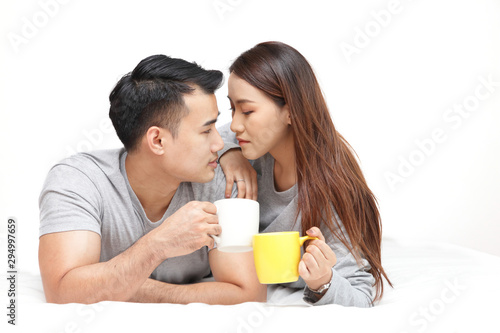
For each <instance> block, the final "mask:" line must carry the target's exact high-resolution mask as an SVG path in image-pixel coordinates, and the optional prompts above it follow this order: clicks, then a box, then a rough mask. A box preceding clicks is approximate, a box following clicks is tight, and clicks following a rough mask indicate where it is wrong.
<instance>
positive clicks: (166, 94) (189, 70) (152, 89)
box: [109, 55, 223, 152]
mask: <svg viewBox="0 0 500 333" xmlns="http://www.w3.org/2000/svg"><path fill="white" fill-rule="evenodd" d="M222 79H223V75H222V72H220V71H218V70H205V69H203V68H202V67H201V66H199V65H197V64H196V63H191V62H188V61H185V60H183V59H175V58H170V57H168V56H165V55H154V56H150V57H148V58H146V59H144V60H142V61H141V62H140V63H139V64H138V65H137V67H135V69H134V70H133V71H132V72H131V73H128V74H126V75H125V76H123V77H122V78H121V79H120V81H118V83H117V84H116V86H115V88H114V89H113V91H112V92H111V94H110V95H109V101H110V103H111V106H110V109H109V117H110V118H111V121H112V122H113V126H114V127H115V130H116V134H117V135H118V137H119V138H120V140H121V142H122V143H123V145H124V146H125V149H126V150H127V151H129V152H130V151H133V150H134V149H136V148H137V147H138V144H139V140H140V138H141V137H142V136H143V135H144V134H146V132H147V130H148V129H149V128H150V127H151V126H158V127H162V128H166V129H168V130H169V131H170V132H171V133H172V135H173V136H174V137H176V136H177V132H178V128H179V124H180V121H181V119H182V118H183V117H185V116H186V115H187V114H188V110H187V108H186V106H185V104H184V98H183V95H184V94H189V93H191V92H192V91H194V90H195V88H198V89H200V90H202V91H203V92H204V93H206V94H213V93H214V92H215V90H217V89H218V88H219V87H220V86H221V85H222Z"/></svg>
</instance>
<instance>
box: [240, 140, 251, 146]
mask: <svg viewBox="0 0 500 333" xmlns="http://www.w3.org/2000/svg"><path fill="white" fill-rule="evenodd" d="M238 143H239V144H240V146H243V145H245V144H247V143H250V141H247V140H242V139H238Z"/></svg>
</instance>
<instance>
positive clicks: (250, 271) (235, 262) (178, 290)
mask: <svg viewBox="0 0 500 333" xmlns="http://www.w3.org/2000/svg"><path fill="white" fill-rule="evenodd" d="M209 260H210V267H211V269H212V273H213V275H214V278H215V282H211V281H210V282H200V283H195V284H189V285H174V284H169V283H164V282H161V281H156V280H153V279H148V280H147V281H146V282H145V283H144V285H143V286H142V287H141V288H140V289H139V291H138V292H137V294H136V295H135V296H134V297H133V298H132V299H131V301H133V302H145V303H156V302H158V303H180V304H187V303H192V302H201V303H207V304H224V305H229V304H238V303H243V302H265V301H266V298H267V286H266V285H262V284H260V283H259V281H258V279H257V273H256V272H255V266H254V259H253V252H244V253H226V252H221V251H219V250H217V249H214V250H212V251H210V253H209Z"/></svg>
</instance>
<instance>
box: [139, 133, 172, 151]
mask: <svg viewBox="0 0 500 333" xmlns="http://www.w3.org/2000/svg"><path fill="white" fill-rule="evenodd" d="M169 136H170V132H169V131H167V130H165V129H163V128H160V127H158V126H151V127H150V128H149V129H148V131H147V132H146V135H145V140H146V145H147V147H148V148H149V150H150V151H151V152H152V153H153V154H155V155H163V154H164V153H165V152H166V149H165V148H166V145H167V142H168V140H169Z"/></svg>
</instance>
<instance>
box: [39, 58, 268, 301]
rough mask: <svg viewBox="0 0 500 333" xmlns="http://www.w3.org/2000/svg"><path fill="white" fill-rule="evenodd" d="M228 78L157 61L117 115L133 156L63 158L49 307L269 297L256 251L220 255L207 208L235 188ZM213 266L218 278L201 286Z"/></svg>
mask: <svg viewBox="0 0 500 333" xmlns="http://www.w3.org/2000/svg"><path fill="white" fill-rule="evenodd" d="M221 81H222V73H221V72H219V71H207V70H204V69H203V68H201V67H199V66H198V65H196V64H193V63H189V62H187V61H184V60H181V59H173V58H169V57H167V56H164V55H157V56H151V57H148V58H146V59H144V60H143V61H141V62H140V63H139V64H138V66H137V67H136V68H135V69H134V70H133V71H132V72H131V73H129V74H127V75H125V76H124V77H123V78H122V79H121V80H120V81H119V82H118V83H117V85H116V87H115V88H114V90H113V91H112V92H111V94H110V102H111V107H110V113H109V114H110V118H111V120H112V122H113V126H114V127H115V129H116V132H117V134H118V137H119V138H120V140H121V141H122V143H123V145H124V149H119V150H108V151H97V152H93V153H90V154H87V153H82V154H77V155H75V156H72V157H69V158H67V159H65V160H63V161H62V162H60V163H58V164H57V165H56V166H54V167H53V168H52V169H51V170H50V172H49V174H48V176H47V179H46V182H45V184H44V187H43V190H42V192H41V195H40V202H39V204H40V220H41V225H40V235H41V237H40V245H39V263H40V272H41V275H42V281H43V286H44V291H45V295H46V299H47V301H48V302H55V303H68V302H78V303H94V302H99V301H105V300H110V301H134V302H169V303H189V302H204V303H210V304H235V303H241V302H245V301H265V299H266V288H265V286H263V285H260V284H259V283H258V280H257V277H256V273H255V268H254V264H253V256H252V252H248V253H236V254H232V253H223V252H219V251H218V250H217V249H212V248H213V246H214V242H213V239H212V237H211V235H218V234H220V232H221V227H220V226H219V225H218V219H217V216H216V215H215V214H216V208H215V206H214V205H213V204H212V203H210V202H208V201H212V202H213V201H214V200H217V199H220V198H223V197H224V190H225V180H224V177H223V174H222V172H221V170H220V168H217V152H218V151H219V150H221V149H222V148H223V142H222V139H221V137H220V136H219V133H218V132H217V130H216V128H215V122H216V120H217V117H218V114H219V112H218V109H217V103H216V99H215V95H214V91H215V90H216V89H217V88H219V86H220V85H221ZM214 176H215V178H214ZM212 179H213V180H212ZM206 182H209V183H208V184H199V183H206ZM221 184H222V186H221ZM210 249H211V250H210ZM211 271H212V273H213V276H214V278H215V281H210V282H200V280H201V279H202V278H204V277H207V276H209V275H210V272H211ZM195 282H198V283H195Z"/></svg>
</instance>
